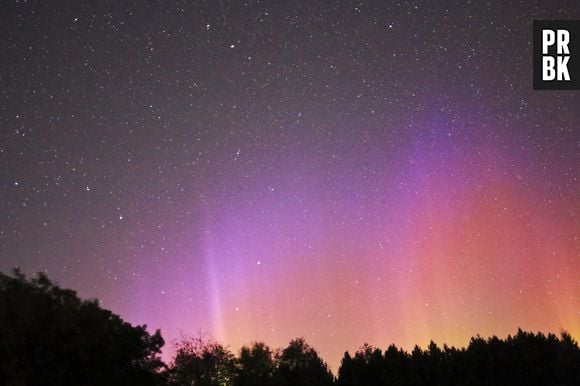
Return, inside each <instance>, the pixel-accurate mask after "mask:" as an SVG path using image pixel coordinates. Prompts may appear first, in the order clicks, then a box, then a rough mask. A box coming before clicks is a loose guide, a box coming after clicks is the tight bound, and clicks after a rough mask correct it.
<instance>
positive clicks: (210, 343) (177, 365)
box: [169, 336, 236, 386]
mask: <svg viewBox="0 0 580 386" xmlns="http://www.w3.org/2000/svg"><path fill="white" fill-rule="evenodd" d="M169 374H170V376H169V383H170V385H180V386H181V385H183V386H185V385H195V386H230V385H233V384H234V380H235V375H236V367H235V357H234V354H232V353H231V352H230V351H229V350H228V349H227V348H226V347H224V346H223V345H222V344H220V343H218V342H216V341H215V340H213V339H211V338H203V337H201V336H200V337H196V338H185V339H183V340H182V341H181V342H179V343H177V353H176V355H175V357H174V359H173V363H172V365H171V368H170V370H169Z"/></svg>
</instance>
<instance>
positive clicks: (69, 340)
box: [0, 270, 164, 386]
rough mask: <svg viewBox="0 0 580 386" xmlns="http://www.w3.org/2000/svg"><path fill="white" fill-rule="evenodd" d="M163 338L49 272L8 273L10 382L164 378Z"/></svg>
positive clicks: (2, 332)
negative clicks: (87, 297)
mask: <svg viewBox="0 0 580 386" xmlns="http://www.w3.org/2000/svg"><path fill="white" fill-rule="evenodd" d="M163 343H164V342H163V338H162V337H161V334H160V333H159V331H157V332H155V334H153V335H149V333H147V331H146V326H137V327H133V326H131V325H130V324H129V323H126V322H124V321H123V320H122V319H121V318H120V317H119V316H117V315H115V314H113V313H111V312H110V311H108V310H104V309H102V308H101V307H100V306H99V303H98V301H96V300H90V301H83V300H81V299H79V298H78V297H77V295H76V293H75V292H74V291H72V290H68V289H61V288H59V287H58V286H57V285H55V284H53V283H52V282H51V281H50V280H49V279H48V278H47V276H46V275H44V274H43V273H39V274H38V275H37V276H36V277H35V278H32V279H31V280H27V278H26V277H25V276H24V275H23V274H22V273H20V271H18V270H15V272H14V276H13V277H12V276H8V275H5V274H3V273H0V384H2V385H8V386H20V385H27V386H34V385H49V386H50V385H155V384H159V382H161V380H162V379H161V374H160V370H161V369H162V368H163V362H162V361H161V360H160V358H159V355H158V354H159V352H160V350H161V347H162V346H163Z"/></svg>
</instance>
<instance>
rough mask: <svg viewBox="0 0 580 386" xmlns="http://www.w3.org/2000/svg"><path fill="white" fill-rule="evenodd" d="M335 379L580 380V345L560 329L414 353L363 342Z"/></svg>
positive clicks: (408, 384)
mask: <svg viewBox="0 0 580 386" xmlns="http://www.w3.org/2000/svg"><path fill="white" fill-rule="evenodd" d="M336 384H337V385H339V386H359V385H360V386H362V385H364V386H372V385H377V386H378V385H381V386H389V385H400V386H403V385H405V386H419V385H421V386H422V385H457V386H462V385H471V386H477V385H532V386H533V385H537V386H543V385H559V386H568V385H570V386H572V385H580V349H579V347H578V343H577V342H575V341H574V339H572V337H571V335H570V334H568V333H566V332H562V334H561V338H560V339H559V338H557V337H556V336H555V335H553V334H549V335H548V336H545V335H544V334H542V333H537V334H533V333H530V332H524V331H522V330H521V329H520V330H518V332H517V334H516V335H515V336H513V337H512V336H508V337H507V338H506V339H505V340H501V339H499V338H497V337H495V336H494V337H491V338H489V339H483V338H481V337H479V336H477V337H474V338H472V339H471V341H470V343H469V345H468V347H467V348H462V349H456V348H454V347H451V348H449V347H447V346H443V349H441V348H440V347H438V346H437V345H436V344H435V343H434V342H431V343H430V344H429V346H428V348H427V350H422V349H421V348H420V347H418V346H415V348H414V349H413V350H412V351H411V353H407V352H405V351H403V350H401V349H398V348H397V347H395V346H394V345H391V346H389V348H388V349H387V350H386V351H385V352H384V354H382V353H381V351H380V350H379V349H373V348H372V347H370V346H368V345H365V346H363V347H362V348H361V349H360V350H359V351H358V352H356V353H355V355H354V357H352V356H351V355H350V354H349V353H348V352H347V353H345V355H344V357H343V359H342V363H341V366H340V369H339V371H338V378H337V380H336Z"/></svg>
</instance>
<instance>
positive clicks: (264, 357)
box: [235, 342, 276, 386]
mask: <svg viewBox="0 0 580 386" xmlns="http://www.w3.org/2000/svg"><path fill="white" fill-rule="evenodd" d="M274 359H275V358H274V353H273V352H272V350H271V349H270V347H268V346H266V345H265V344H264V343H261V342H256V343H254V344H252V345H251V346H250V347H248V346H244V347H242V349H241V350H240V356H239V358H238V370H237V377H236V382H235V384H236V386H273V385H274V380H273V377H274V372H275V370H276V362H275V361H274Z"/></svg>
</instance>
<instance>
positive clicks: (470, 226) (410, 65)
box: [0, 0, 580, 370]
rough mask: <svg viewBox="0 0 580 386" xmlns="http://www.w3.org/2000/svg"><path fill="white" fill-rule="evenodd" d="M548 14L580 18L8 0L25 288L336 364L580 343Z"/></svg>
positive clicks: (409, 4) (17, 234) (450, 10)
mask: <svg viewBox="0 0 580 386" xmlns="http://www.w3.org/2000/svg"><path fill="white" fill-rule="evenodd" d="M508 3H509V4H508ZM533 19H580V3H579V2H578V1H549V2H548V1H546V2H544V1H522V2H509V1H508V2H506V1H498V2H493V1H492V2H488V1H485V2H484V1H465V2H464V1H457V2H455V1H436V2H435V1H433V2H426V1H425V2H423V1H415V2H413V1H400V2H391V1H309V2H307V1H258V0H256V1H249V0H248V1H233V0H221V1H220V0H216V1H192V0H188V1H148V2H146V1H136V0H135V1H118V0H114V1H113V0H111V1H96V2H92V1H84V2H81V1H72V0H71V1H35V0H29V1H22V0H21V1H14V0H10V1H3V3H2V7H1V9H0V197H1V201H0V270H2V271H5V272H6V271H9V270H10V269H11V268H12V267H14V266H19V267H21V268H22V270H23V271H24V272H25V273H27V274H32V273H34V272H38V271H45V272H47V273H48V275H49V277H50V278H52V279H53V280H55V281H57V282H58V283H59V284H60V285H62V286H64V287H70V288H73V289H76V290H77V291H78V292H79V294H80V296H82V297H96V298H99V299H100V300H101V301H102V305H103V306H104V307H106V308H109V309H111V310H113V311H114V312H116V313H119V314H120V315H121V316H122V317H123V318H124V319H125V320H127V321H129V322H131V323H139V324H142V323H146V324H147V325H148V326H149V327H150V330H151V329H156V328H161V330H162V333H163V335H164V337H165V338H166V340H167V341H168V342H169V345H168V346H169V348H170V346H171V344H170V342H171V341H172V340H174V339H175V338H177V337H179V336H180V333H181V332H183V333H186V334H193V335H197V334H198V333H199V332H200V331H203V332H207V333H209V334H212V335H213V336H214V337H216V338H217V339H218V340H220V341H222V342H224V343H225V344H228V345H230V346H231V348H232V350H234V351H235V350H237V349H238V348H239V347H240V346H241V345H242V344H244V343H246V344H247V343H250V342H252V341H255V340H263V341H265V342H266V343H268V344H269V345H271V346H273V347H283V346H285V345H286V344H287V343H288V341H289V340H290V339H291V338H294V337H299V336H304V337H305V338H306V340H307V342H309V343H310V344H312V345H313V346H314V347H315V348H317V349H318V350H319V351H320V353H321V355H322V356H323V358H324V359H326V360H327V361H329V363H330V364H331V365H332V368H333V369H334V370H336V369H337V366H338V363H339V362H338V361H339V359H340V357H341V356H342V353H343V352H344V351H345V350H347V349H349V350H351V351H352V350H355V349H357V348H358V347H359V346H360V345H361V344H362V343H364V342H369V343H372V344H374V345H377V346H380V347H383V348H384V347H386V346H387V345H388V344H390V343H395V344H397V345H402V346H403V347H405V348H412V346H413V345H414V344H415V343H417V344H420V345H425V344H427V343H428V342H429V340H430V339H433V340H435V341H436V342H438V343H443V342H447V343H448V344H454V345H465V344H466V343H467V342H468V339H469V337H471V336H473V335H475V334H477V333H479V334H481V335H482V336H488V335H492V334H496V335H498V336H503V337H504V336H506V335H507V334H508V333H512V334H513V333H515V332H516V329H517V327H522V328H524V329H529V330H533V331H538V330H540V331H543V332H556V333H558V332H559V331H560V330H561V329H566V330H568V331H570V332H571V333H572V335H573V336H574V337H575V338H576V339H578V338H580V257H579V256H580V248H579V243H578V241H579V240H578V238H579V237H580V227H579V223H578V213H579V211H578V209H579V208H580V206H579V204H580V195H579V194H578V193H579V187H580V186H579V181H578V177H579V170H578V166H579V165H580V152H579V146H578V144H579V143H580V127H579V126H580V107H579V106H580V91H534V90H533V89H532V52H531V48H532V41H531V38H532V20H533ZM166 355H167V356H168V355H170V350H169V349H168V350H167V351H166Z"/></svg>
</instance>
